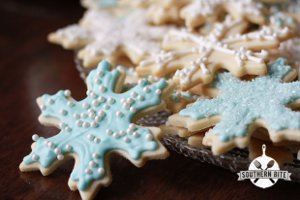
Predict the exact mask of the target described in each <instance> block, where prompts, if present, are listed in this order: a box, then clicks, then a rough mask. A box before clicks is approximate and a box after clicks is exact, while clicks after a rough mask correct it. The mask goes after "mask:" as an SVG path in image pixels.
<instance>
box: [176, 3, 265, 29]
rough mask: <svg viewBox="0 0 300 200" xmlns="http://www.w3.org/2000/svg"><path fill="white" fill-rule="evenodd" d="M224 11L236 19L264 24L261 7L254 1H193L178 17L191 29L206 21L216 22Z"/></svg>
mask: <svg viewBox="0 0 300 200" xmlns="http://www.w3.org/2000/svg"><path fill="white" fill-rule="evenodd" d="M224 10H225V11H226V12H227V13H229V14H230V15H231V16H232V17H234V18H236V19H246V20H248V21H250V22H252V23H255V24H260V25H262V24H264V23H265V16H264V12H263V5H262V4H261V3H259V2H258V1H255V0H246V1H244V0H194V1H192V2H191V3H190V4H188V5H186V6H185V7H183V8H182V9H181V11H180V16H181V18H183V19H184V20H185V24H186V26H187V27H188V28H190V29H193V28H195V27H198V26H200V25H202V24H203V23H205V21H206V20H210V21H217V20H218V17H219V16H220V15H221V13H222V12H223V11H224Z"/></svg>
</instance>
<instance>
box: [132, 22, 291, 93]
mask: <svg viewBox="0 0 300 200" xmlns="http://www.w3.org/2000/svg"><path fill="white" fill-rule="evenodd" d="M229 24H231V25H229ZM235 24H236V23H228V25H227V26H223V27H222V28H218V27H216V30H214V31H212V32H211V33H210V34H208V35H207V36H201V35H196V34H194V33H191V32H189V31H187V30H181V31H178V30H174V31H170V32H169V34H168V35H167V36H166V37H165V39H164V43H165V47H164V48H165V49H166V51H164V52H160V53H158V54H154V55H153V56H151V57H150V58H148V59H145V60H143V61H142V62H141V63H140V64H139V66H138V67H137V69H136V70H137V73H139V74H140V75H145V74H152V75H155V76H159V77H163V76H166V75H169V74H173V73H174V72H176V73H175V74H174V76H173V79H174V81H175V82H177V83H178V84H179V85H180V88H181V89H182V90H188V89H190V88H192V87H194V86H196V85H198V84H208V83H210V82H211V81H212V80H213V78H214V74H215V73H216V72H217V71H218V70H219V69H220V68H221V69H226V70H228V71H230V72H231V73H232V74H233V75H235V76H238V77H241V76H244V75H264V74H266V71H267V67H266V60H267V59H268V58H269V55H268V52H267V51H266V50H270V49H274V48H277V47H278V46H279V45H280V43H281V42H282V41H285V40H287V39H289V38H290V37H291V32H290V30H289V29H288V28H287V27H285V28H283V29H280V30H274V29H272V28H270V27H263V28H261V29H260V30H259V31H255V32H250V33H246V34H235V35H231V36H229V37H226V38H224V37H223V35H224V32H225V31H228V29H227V28H226V27H230V28H234V27H235Z"/></svg>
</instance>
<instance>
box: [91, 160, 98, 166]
mask: <svg viewBox="0 0 300 200" xmlns="http://www.w3.org/2000/svg"><path fill="white" fill-rule="evenodd" d="M89 166H90V167H96V166H97V163H96V162H95V161H93V160H91V161H90V162H89Z"/></svg>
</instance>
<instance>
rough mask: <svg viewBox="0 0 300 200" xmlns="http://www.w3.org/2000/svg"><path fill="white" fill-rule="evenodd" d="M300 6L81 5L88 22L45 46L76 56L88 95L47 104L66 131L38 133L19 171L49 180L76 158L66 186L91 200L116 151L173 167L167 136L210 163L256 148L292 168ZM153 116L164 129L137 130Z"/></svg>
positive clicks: (230, 2) (253, 1) (188, 1)
mask: <svg viewBox="0 0 300 200" xmlns="http://www.w3.org/2000/svg"><path fill="white" fill-rule="evenodd" d="M299 4H300V3H299V1H280V2H277V1H267V0H265V1H258V0H182V1H177V0H134V1H132V0H130V1H127V0H114V1H112V0H109V1H106V0H102V1H101V0H100V1H99V0H83V1H82V5H84V6H85V7H86V8H87V11H86V12H85V14H84V16H83V18H82V19H81V20H80V21H79V23H77V24H73V25H69V26H67V27H65V28H62V29H59V30H57V31H55V32H53V33H50V34H49V37H48V39H49V41H50V42H52V43H56V44H59V45H61V46H63V47H64V48H65V49H70V50H74V51H75V52H76V56H75V57H76V58H75V60H76V65H77V68H78V69H79V71H80V74H81V76H82V77H83V78H85V79H86V83H87V87H88V90H87V97H86V98H85V99H84V100H82V101H79V102H77V101H75V100H73V99H72V98H71V96H70V91H68V90H67V91H60V92H58V93H57V94H55V95H44V96H43V97H41V98H39V99H38V104H39V106H40V108H41V110H42V114H41V116H40V118H39V119H40V121H41V123H43V124H52V125H55V126H58V127H59V128H60V129H61V132H60V133H59V134H58V135H57V136H54V137H51V138H47V139H46V138H43V137H40V136H38V135H34V136H33V140H34V145H33V149H32V152H31V154H29V155H28V156H27V157H25V158H24V161H23V162H22V163H21V165H20V169H21V170H22V171H32V170H36V169H39V170H40V171H41V172H42V173H43V174H44V175H46V174H49V173H51V172H52V171H53V170H54V169H55V167H56V166H57V165H58V164H60V163H61V162H63V161H64V160H66V159H67V158H70V157H73V158H74V159H75V160H76V161H78V162H76V164H75V167H74V170H73V172H72V175H71V178H70V180H69V186H70V188H71V189H72V190H76V189H78V190H79V191H80V194H81V196H82V198H83V199H92V198H93V197H94V195H95V194H96V192H97V190H98V189H99V188H100V187H101V186H106V185H108V184H109V183H110V181H111V176H110V172H109V168H108V167H107V164H106V162H107V160H108V159H107V157H108V156H109V155H110V153H111V152H117V153H119V154H121V155H123V156H125V157H127V158H128V159H129V160H130V161H131V162H132V163H133V164H135V165H136V166H142V165H143V163H144V161H145V160H146V159H150V158H151V159H163V158H166V157H167V155H168V153H167V151H166V149H165V148H164V147H163V146H162V144H161V143H160V142H159V139H160V138H161V137H162V136H164V137H165V138H167V137H177V138H180V139H179V140H175V143H173V144H169V145H174V146H177V144H176V141H177V142H178V143H180V142H182V141H185V142H186V141H187V143H185V144H187V145H188V146H189V147H190V148H191V149H194V150H196V149H199V150H201V149H206V150H209V151H211V152H212V156H213V155H223V154H226V153H227V152H229V151H231V150H232V149H234V148H240V149H245V148H247V149H248V150H249V151H250V152H249V155H250V158H253V157H256V156H257V149H260V146H261V144H264V143H265V144H267V145H268V146H269V147H270V149H272V150H273V152H276V153H275V154H276V155H275V156H274V157H275V158H276V159H277V160H278V161H279V162H281V163H286V162H289V161H292V160H293V158H294V157H293V153H296V152H297V151H298V150H299V144H300V113H299V112H298V111H297V109H298V108H299V107H300V101H299V99H300V82H299V81H297V78H298V77H300V76H299V67H300V37H299V36H298V35H299V32H300V26H299V22H300V14H299V13H300V12H298V10H297V8H299V7H297V5H298V6H299ZM98 63H100V64H98ZM109 63H110V64H109ZM161 111H167V112H168V113H170V116H169V117H168V119H167V120H165V118H166V116H165V115H166V113H165V112H161ZM162 115H164V117H162ZM145 116H148V121H149V116H150V121H158V125H160V126H159V127H155V128H150V127H142V126H138V125H137V123H136V122H138V121H142V122H144V123H143V124H145V122H147V120H145V118H143V117H145ZM150 123H151V122H150ZM278 155H280V158H279V157H278ZM276 156H277V157H276Z"/></svg>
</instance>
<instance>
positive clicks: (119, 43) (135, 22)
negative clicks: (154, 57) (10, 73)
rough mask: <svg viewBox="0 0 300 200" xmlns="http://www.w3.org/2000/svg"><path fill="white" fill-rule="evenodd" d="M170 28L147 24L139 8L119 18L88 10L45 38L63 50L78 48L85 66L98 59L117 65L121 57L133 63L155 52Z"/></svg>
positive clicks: (107, 13)
mask: <svg viewBox="0 0 300 200" xmlns="http://www.w3.org/2000/svg"><path fill="white" fill-rule="evenodd" d="M172 28H174V27H170V26H163V27H156V26H151V25H150V24H149V23H148V20H147V17H146V16H145V14H144V11H143V10H135V11H133V12H131V13H130V14H128V15H127V16H124V17H123V18H120V17H116V16H114V15H113V14H111V13H109V12H107V11H101V10H100V11H96V10H89V11H87V12H86V14H85V15H84V17H83V19H82V20H81V21H80V24H79V25H73V26H72V27H66V28H63V29H59V30H58V31H57V32H54V33H51V34H50V35H49V37H48V39H49V41H50V42H53V43H57V44H61V45H62V46H63V47H64V48H66V49H79V53H78V57H79V58H80V59H81V60H82V61H83V65H84V66H85V67H95V66H96V65H97V63H98V62H99V61H101V60H102V59H108V60H109V61H111V62H112V63H114V64H118V63H116V62H117V60H118V59H119V57H122V56H126V57H128V58H129V59H130V61H131V62H132V63H135V64H136V63H138V62H139V61H140V60H141V59H143V58H144V57H145V56H146V55H150V54H152V53H155V52H159V51H160V42H161V39H162V37H163V35H164V34H165V33H166V32H167V31H168V30H170V29H172ZM74 30H76V31H75V32H74Z"/></svg>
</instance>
